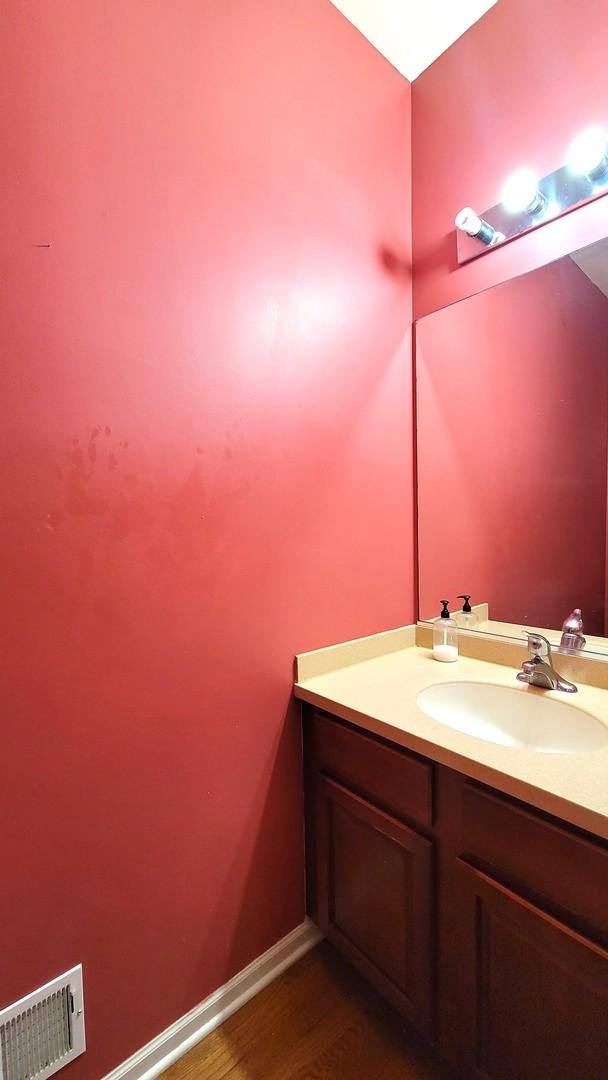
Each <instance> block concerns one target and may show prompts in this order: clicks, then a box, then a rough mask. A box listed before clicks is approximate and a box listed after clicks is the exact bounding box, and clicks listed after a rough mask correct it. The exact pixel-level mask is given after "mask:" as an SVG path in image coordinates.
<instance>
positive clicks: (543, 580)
mask: <svg viewBox="0 0 608 1080" xmlns="http://www.w3.org/2000/svg"><path fill="white" fill-rule="evenodd" d="M416 381H417V418H418V477H419V498H418V514H419V544H420V554H419V560H420V563H419V573H420V597H421V602H420V609H421V615H422V617H423V618H433V617H434V616H436V615H437V614H438V613H439V609H440V605H439V600H440V598H442V597H449V598H450V599H452V600H454V602H455V603H457V604H458V605H459V604H460V601H456V600H455V598H456V596H457V595H458V594H459V593H463V592H470V593H475V596H474V602H475V601H477V602H479V603H481V602H489V605H490V617H491V618H493V619H499V620H501V621H503V622H521V623H527V624H528V625H530V624H532V625H534V626H547V627H555V628H559V627H560V626H561V624H562V622H563V620H564V619H565V617H566V616H567V615H568V614H569V613H570V611H571V610H572V609H573V608H574V607H581V608H582V609H583V615H584V619H585V627H586V629H587V631H588V632H589V633H593V634H603V632H604V593H605V580H606V463H607V457H606V455H607V423H606V419H607V416H608V298H606V296H604V294H603V293H602V292H600V290H599V289H598V288H597V287H596V286H595V285H593V284H592V283H591V281H590V280H589V278H588V277H586V276H585V274H584V273H583V272H582V270H580V269H579V267H578V266H577V265H576V263H574V262H573V261H572V259H570V258H568V257H565V258H563V259H559V260H558V261H557V262H555V263H552V264H551V265H549V266H547V267H544V268H542V269H540V270H536V271H534V272H533V273H530V274H526V275H524V276H522V277H519V278H515V279H513V280H512V281H509V282H505V283H504V284H502V285H498V286H496V287H495V288H493V289H490V290H488V291H487V292H483V293H478V294H477V295H475V296H472V297H469V299H467V300H464V301H462V303H460V304H454V305H453V306H452V307H448V308H445V309H444V310H442V311H437V312H435V313H434V314H432V315H429V316H428V317H427V318H426V319H423V320H422V321H421V322H420V323H419V324H418V327H417V335H416ZM453 610H455V609H454V608H453Z"/></svg>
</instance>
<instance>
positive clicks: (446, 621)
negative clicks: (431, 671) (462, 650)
mask: <svg viewBox="0 0 608 1080" xmlns="http://www.w3.org/2000/svg"><path fill="white" fill-rule="evenodd" d="M441 604H442V605H443V610H442V612H441V615H440V616H439V618H438V619H435V622H434V623H433V659H434V660H441V662H442V663H443V664H449V663H452V662H453V661H454V660H457V659H458V627H457V625H456V623H455V622H454V620H453V618H452V617H451V615H450V612H449V610H448V604H449V600H442V601H441Z"/></svg>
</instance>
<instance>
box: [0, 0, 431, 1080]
mask: <svg viewBox="0 0 608 1080" xmlns="http://www.w3.org/2000/svg"><path fill="white" fill-rule="evenodd" d="M2 38H3V41H4V42H5V46H6V49H5V58H4V66H3V70H2V76H1V78H2V84H1V96H2V100H3V102H4V110H5V116H4V121H3V130H4V134H5V140H6V141H5V152H4V155H3V158H4V163H5V170H4V180H3V189H2V200H1V201H0V206H1V210H2V216H3V222H2V257H3V263H4V265H3V269H2V274H3V276H4V280H5V283H8V287H5V288H4V289H3V290H2V299H1V311H0V326H1V327H2V355H3V363H2V371H1V374H0V378H1V382H2V385H1V394H2V401H3V423H2V428H1V431H0V439H1V444H2V445H1V451H2V456H1V464H0V477H1V482H2V490H3V495H2V508H3V512H2V518H3V533H2V541H1V548H0V560H1V565H2V569H3V573H4V575H5V580H6V585H5V586H4V596H3V600H4V602H5V606H6V607H7V609H8V618H7V620H6V622H5V630H6V634H5V637H4V641H3V644H2V661H3V665H4V666H5V676H6V677H5V685H4V688H3V691H2V702H3V718H4V724H3V754H2V760H3V770H2V772H3V775H2V783H1V784H0V819H1V820H2V823H3V828H2V867H3V873H2V888H1V890H0V925H2V926H3V927H4V933H3V935H2V945H1V953H2V962H1V964H0V1005H5V1004H8V1003H9V1002H11V1001H12V1000H14V999H15V998H17V997H19V996H20V995H22V994H24V993H26V992H27V991H29V990H31V989H33V988H34V987H35V986H37V985H39V984H41V983H43V982H44V981H45V980H47V979H49V978H50V977H52V976H54V975H56V974H58V973H60V972H61V971H62V970H64V969H66V968H67V967H69V966H70V965H72V964H74V963H76V962H78V961H82V962H83V963H84V968H85V979H86V995H87V1021H88V1038H89V1050H88V1052H87V1054H86V1055H85V1056H84V1057H83V1058H82V1059H80V1061H79V1062H78V1063H75V1064H74V1066H72V1068H71V1072H70V1075H71V1076H73V1077H74V1078H82V1080H98V1078H99V1077H100V1076H102V1075H103V1074H104V1073H105V1072H106V1071H107V1070H108V1069H109V1068H110V1067H111V1066H113V1065H115V1064H116V1063H117V1062H119V1061H121V1060H122V1059H124V1058H125V1057H126V1056H127V1055H128V1054H130V1053H131V1052H132V1051H133V1050H135V1049H136V1048H138V1047H139V1046H141V1045H142V1044H144V1043H145V1042H146V1041H147V1040H148V1039H150V1038H151V1037H152V1036H154V1035H155V1034H156V1033H157V1032H159V1031H160V1030H162V1029H163V1028H165V1027H166V1026H167V1025H168V1024H169V1023H170V1022H171V1021H173V1020H174V1019H175V1018H176V1017H178V1016H179V1015H181V1014H183V1013H184V1012H185V1011H186V1010H188V1009H189V1008H190V1007H191V1006H193V1005H194V1004H195V1003H196V1002H198V1001H200V1000H201V999H202V998H204V997H205V996H206V995H207V994H208V993H210V991H212V990H213V989H214V988H215V987H217V986H218V985H219V984H221V983H223V982H224V981H225V980H226V979H228V978H229V977H230V976H231V975H233V974H234V973H235V972H236V971H238V970H239V969H240V968H242V967H243V966H244V965H245V964H247V963H248V962H249V961H250V960H252V959H253V958H254V957H255V956H257V955H258V954H260V953H261V952H262V951H263V950H264V949H266V948H267V947H268V946H269V945H271V944H272V943H273V942H275V941H276V940H277V939H278V938H280V937H281V936H282V935H283V934H285V933H287V932H288V931H289V930H290V929H291V928H292V927H294V926H295V925H296V924H297V923H298V922H299V921H300V920H301V919H302V918H303V914H304V909H303V860H302V807H301V777H300V735H299V726H298V716H297V711H296V710H295V709H294V708H293V707H292V706H291V705H290V686H291V680H292V658H293V654H294V653H295V652H297V651H301V650H306V649H311V648H315V647H318V646H322V645H326V644H328V643H330V642H333V641H340V640H344V639H347V638H350V637H355V636H358V635H362V634H366V633H371V632H376V631H380V630H383V629H386V628H387V627H391V626H396V625H399V624H402V623H405V622H408V621H411V620H412V619H413V616H414V597H413V582H412V578H413V515H412V498H413V496H412V453H411V447H410V441H411V438H410V436H411V425H412V418H411V412H412V410H411V377H410V365H409V333H408V327H409V324H410V318H411V311H410V306H411V305H410V300H411V297H410V293H411V290H410V272H409V266H410V237H409V200H410V189H409V170H410V160H409V136H408V133H409V86H408V84H407V83H406V82H405V80H404V79H402V78H401V77H400V76H399V75H398V74H397V72H396V71H395V70H394V69H393V68H392V67H391V66H390V65H389V64H388V63H386V62H385V61H383V60H382V59H381V57H380V56H379V55H378V54H377V53H376V52H375V51H374V50H373V49H372V48H371V47H370V46H369V45H368V44H367V43H366V42H365V41H364V39H363V38H362V37H361V36H360V35H359V34H358V33H357V32H356V31H355V30H354V29H353V28H352V27H351V26H350V25H349V24H348V23H347V22H346V20H345V19H343V18H342V16H341V15H339V13H338V12H337V11H336V10H335V9H334V8H333V7H332V6H331V5H330V4H328V3H327V0H293V2H291V3H289V4H285V3H284V0H251V2H249V3H246V4H243V3H212V2H211V0H207V2H203V0H178V2H175V0H129V2H128V3H124V2H123V0H88V2H87V3H84V4H83V3H82V2H81V0H54V2H53V3H52V4H50V3H48V2H46V0H29V2H28V0H6V2H5V3H4V4H3V6H2Z"/></svg>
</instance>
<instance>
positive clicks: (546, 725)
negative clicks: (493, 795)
mask: <svg viewBox="0 0 608 1080" xmlns="http://www.w3.org/2000/svg"><path fill="white" fill-rule="evenodd" d="M417 704H418V706H419V708H420V709H422V711H423V712H425V713H426V715H427V716H430V717H431V719H432V720H437V722H438V723H440V724H444V725H446V726H447V727H451V728H454V730H455V731H461V732H462V733H463V734H464V735H473V736H474V737H475V738H476V739H483V740H484V741H485V742H492V743H497V744H498V745H499V746H515V747H518V748H520V749H523V750H536V751H540V752H541V753H544V754H578V753H581V752H583V751H586V750H598V749H599V748H600V747H602V746H606V745H608V727H606V726H605V725H604V724H602V723H601V722H600V721H599V720H596V718H595V717H594V716H591V715H590V713H587V712H583V710H582V709H578V708H577V707H576V706H575V705H566V704H565V703H562V702H561V701H555V700H554V699H553V698H549V697H545V696H544V695H543V691H542V690H541V691H539V692H532V693H530V691H529V690H524V691H522V690H517V689H515V688H511V687H509V686H494V685H493V684H491V683H469V682H450V683H439V684H438V685H437V686H429V687H427V689H426V690H421V692H420V693H419V694H418V697H417Z"/></svg>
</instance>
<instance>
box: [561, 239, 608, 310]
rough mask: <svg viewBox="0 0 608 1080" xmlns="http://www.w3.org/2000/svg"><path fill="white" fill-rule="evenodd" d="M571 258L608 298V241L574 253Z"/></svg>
mask: <svg viewBox="0 0 608 1080" xmlns="http://www.w3.org/2000/svg"><path fill="white" fill-rule="evenodd" d="M570 258H571V259H572V260H573V261H574V262H575V263H576V265H577V266H578V267H579V268H580V269H581V270H582V271H583V274H586V275H587V277H588V278H589V280H590V281H592V282H593V284H594V285H596V286H597V288H598V289H600V290H601V292H603V294H604V296H608V239H604V240H597V241H596V243H595V244H588V245H587V247H584V248H580V249H579V250H578V251H573V252H572V253H571V255H570Z"/></svg>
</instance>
